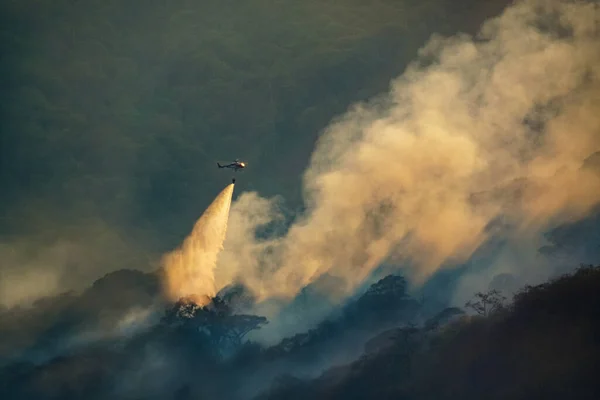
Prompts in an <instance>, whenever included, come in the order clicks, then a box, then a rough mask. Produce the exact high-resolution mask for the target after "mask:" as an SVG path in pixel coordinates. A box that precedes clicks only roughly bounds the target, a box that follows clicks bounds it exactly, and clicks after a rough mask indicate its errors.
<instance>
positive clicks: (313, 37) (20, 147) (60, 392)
mask: <svg viewBox="0 0 600 400" xmlns="http://www.w3.org/2000/svg"><path fill="white" fill-rule="evenodd" d="M508 3H510V2H509V1H508V0H492V1H485V2H482V1H477V0H461V1H456V0H424V1H413V0H400V1H399V0H373V1H364V0H343V1H323V0H306V1H294V0H248V1H231V0H201V1H189V0H169V1H166V0H130V1H127V2H123V1H116V0H105V1H99V0H88V1H82V0H53V1H51V0H6V1H3V2H1V3H0V44H1V46H2V52H1V56H0V72H2V73H0V93H2V95H3V101H2V102H0V118H1V121H2V123H1V124H0V188H1V189H0V399H3V400H4V399H10V400H12V399H15V400H21V399H40V400H44V399H107V398H111V399H157V400H158V399H161V400H162V399H169V398H174V399H220V400H242V399H257V400H261V399H262V400H267V399H271V400H275V399H296V398H297V399H307V398H309V399H314V400H317V399H332V400H333V399H344V400H346V399H353V398H355V399H388V398H389V399H392V398H393V399H411V400H421V399H422V400H425V399H482V398H485V399H505V398H511V399H530V398H545V399H561V400H564V399H571V398H573V399H574V398H577V399H587V398H590V399H591V398H595V397H594V396H593V395H595V394H596V395H597V393H600V388H599V387H598V383H597V378H596V375H597V372H596V371H598V370H599V369H600V368H598V365H599V364H600V361H599V360H600V342H599V338H600V322H599V321H600V318H599V313H598V310H599V309H600V302H599V295H598V293H600V266H597V267H592V266H584V267H582V268H580V269H579V270H577V271H576V272H574V273H572V274H569V275H565V276H561V277H557V278H555V279H553V280H551V281H548V282H546V283H542V284H539V285H534V286H528V287H524V288H521V287H519V282H517V280H516V278H514V276H513V275H510V274H505V275H503V276H502V275H500V276H496V279H494V280H492V282H491V283H492V284H491V286H490V291H480V292H476V291H475V293H473V298H472V299H471V300H470V301H469V302H467V303H466V304H464V306H463V304H462V303H461V304H459V305H460V306H462V307H456V304H454V305H453V304H450V303H451V302H450V299H451V294H452V293H453V291H454V290H455V288H456V280H457V279H458V278H456V276H459V275H460V274H461V273H462V271H464V270H465V269H467V267H464V268H463V269H461V268H462V267H461V268H458V269H457V270H456V271H450V272H448V271H445V275H444V274H442V275H438V276H435V277H434V278H432V280H431V282H428V284H429V286H428V291H425V290H424V292H426V293H432V292H433V293H436V294H439V296H437V297H434V298H429V297H427V296H426V295H423V293H417V292H415V290H414V288H412V287H411V285H410V284H409V281H408V280H407V278H406V276H404V275H403V271H402V270H396V271H394V272H393V273H381V274H380V279H379V277H378V278H377V279H374V281H373V282H372V284H369V283H371V282H368V283H365V284H364V285H363V286H361V288H359V290H357V292H356V293H354V294H353V295H352V296H351V297H350V298H348V299H345V300H344V301H341V302H340V303H339V304H335V307H332V310H331V312H330V313H327V315H325V317H324V318H323V319H322V320H320V321H319V322H318V323H316V324H315V325H314V326H311V327H309V328H306V329H304V328H303V329H300V330H298V331H296V332H294V333H293V334H289V335H286V337H284V338H283V339H281V340H278V341H277V342H276V343H268V344H267V342H266V341H265V340H264V337H262V336H261V334H262V333H263V332H264V331H266V330H267V329H269V328H272V327H273V326H275V324H276V323H277V321H276V320H269V319H268V318H266V317H265V316H264V315H260V313H259V312H258V311H256V310H254V311H256V312H250V311H249V310H250V309H252V305H254V302H255V298H254V297H253V296H252V294H251V293H249V292H248V290H247V289H246V288H245V287H244V286H243V285H239V284H236V283H235V282H234V283H233V284H232V285H231V286H228V287H226V288H225V289H223V290H221V291H220V292H219V293H218V294H217V295H216V296H215V297H214V298H212V299H211V302H210V303H209V304H207V305H206V306H204V307H199V306H197V305H195V304H194V303H192V302H190V301H189V299H185V298H182V299H179V301H176V302H175V303H172V302H169V301H166V299H165V298H164V297H163V296H162V294H161V287H160V278H159V274H158V272H157V271H156V268H157V259H158V257H159V256H160V255H162V254H164V253H165V252H166V251H169V250H172V249H173V248H174V247H175V246H176V245H178V244H179V243H181V241H182V239H183V237H184V236H185V235H186V234H187V233H188V232H189V230H190V228H191V226H192V225H193V223H194V221H195V220H196V219H197V217H198V216H199V214H200V212H201V211H202V207H203V205H205V204H208V202H209V201H210V200H211V199H212V198H213V196H214V194H215V193H217V192H218V191H219V190H221V189H222V187H223V186H224V183H229V178H230V177H229V176H228V175H227V176H225V177H224V176H223V175H222V171H219V170H217V169H216V168H215V165H214V161H225V160H228V159H229V158H235V157H240V158H243V159H244V160H247V161H248V163H249V166H251V168H249V169H248V170H247V171H245V172H244V174H245V175H244V178H243V179H239V180H238V182H237V187H238V188H239V191H244V190H257V191H258V192H260V193H261V194H262V195H266V196H271V195H282V196H283V197H284V198H285V199H286V204H285V209H284V211H285V212H287V214H286V217H288V216H289V217H290V218H293V217H294V209H296V208H302V207H303V206H304V205H303V204H301V199H300V198H301V193H300V190H301V185H300V180H301V173H302V171H303V169H304V168H305V166H306V164H307V162H308V160H309V157H310V154H311V151H312V149H313V147H314V144H315V141H316V140H317V138H318V135H319V133H320V131H321V130H322V129H324V128H325V127H326V126H327V124H328V123H329V122H330V121H331V120H332V119H333V118H335V117H336V116H339V115H340V114H342V113H343V112H344V111H345V110H346V109H347V107H348V106H350V105H351V104H353V103H355V102H356V101H360V100H365V99H368V98H371V97H372V96H375V95H377V94H380V93H382V92H384V91H386V90H387V89H388V84H389V81H390V79H392V78H394V77H396V76H398V75H399V74H400V73H401V72H402V71H403V69H404V68H405V67H406V65H407V64H408V63H409V62H410V61H411V60H413V59H414V58H415V57H414V56H415V54H416V53H417V51H418V49H419V48H420V47H421V46H422V45H423V44H424V42H425V41H426V40H427V39H428V38H429V37H430V35H431V34H434V33H438V34H442V35H445V34H454V33H457V32H468V33H473V32H475V31H476V30H477V29H478V28H479V25H480V24H481V22H483V21H484V20H485V19H486V18H488V17H490V16H492V15H495V14H497V13H498V12H500V11H501V10H502V8H503V7H505V6H506V5H507V4H508ZM519 39H520V38H519ZM425 61H426V60H425ZM507 90H510V88H507ZM586 165H588V166H589V165H592V166H597V165H600V164H598V159H597V157H596V158H590V159H589V160H588V163H587V164H586ZM599 215H600V214H598V213H596V214H594V216H593V217H592V218H588V219H586V220H583V221H579V222H577V223H573V224H568V225H564V226H561V227H559V228H558V229H555V230H553V231H552V232H549V233H548V235H547V237H546V239H547V242H546V243H545V245H544V247H542V249H541V253H543V254H544V255H546V256H547V257H550V258H552V259H553V260H554V258H555V259H556V263H561V264H568V266H569V267H571V266H572V265H577V264H578V263H579V261H582V260H584V261H585V262H588V261H590V260H593V262H594V264H597V262H598V260H600V247H598V243H600V228H599V226H600V224H599V218H600V217H599ZM435 228H436V227H435V226H432V227H431V229H435ZM265 230H268V228H265ZM259 235H260V232H259ZM265 235H266V233H265ZM536 254H537V253H536ZM565 254H566V255H567V256H566V258H562V259H561V257H565ZM531 264H535V263H534V262H532V263H531ZM515 268H516V269H519V268H523V269H527V268H531V269H532V270H535V268H536V266H535V265H523V266H521V265H517V266H515ZM17 281H19V282H24V281H27V282H28V284H27V285H22V286H19V289H18V290H15V289H14V288H15V287H16V286H15V285H12V283H13V282H17ZM332 284H333V285H335V278H332ZM502 288H509V289H510V290H513V289H514V290H517V289H519V291H518V293H517V295H516V296H515V297H514V299H513V298H512V296H510V295H509V294H507V293H506V292H501V289H502ZM30 299H32V300H33V302H29V300H30ZM319 301H320V299H319V297H318V295H317V294H315V293H314V292H312V291H311V287H305V288H304V289H303V290H302V291H301V293H300V295H298V296H297V297H296V298H295V299H294V301H293V302H292V303H291V306H290V307H291V311H290V315H291V317H293V316H294V313H293V307H295V306H297V307H314V306H315V304H317V303H318V302H319ZM2 304H5V305H6V306H2ZM301 322H302V321H301ZM299 326H303V325H302V324H299ZM303 327H304V326H303Z"/></svg>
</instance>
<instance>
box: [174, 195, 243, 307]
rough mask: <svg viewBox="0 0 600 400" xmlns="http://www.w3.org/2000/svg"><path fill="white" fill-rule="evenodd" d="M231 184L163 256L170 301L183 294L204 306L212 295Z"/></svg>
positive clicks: (228, 206)
mask: <svg viewBox="0 0 600 400" xmlns="http://www.w3.org/2000/svg"><path fill="white" fill-rule="evenodd" d="M233 186H234V185H233V184H230V185H228V186H227V187H226V188H225V189H223V191H222V192H221V193H219V195H218V196H217V197H216V198H215V200H214V201H213V202H212V203H211V205H210V206H209V207H208V208H207V209H206V211H205V212H204V214H202V216H201V217H200V219H198V221H197V222H196V224H195V225H194V228H193V230H192V233H191V234H190V235H189V236H188V237H187V238H186V239H185V241H184V242H183V244H182V246H181V247H180V248H178V249H176V250H174V251H173V252H171V253H169V254H167V255H166V256H165V257H164V259H163V266H164V271H163V272H164V278H165V279H164V283H165V291H166V295H167V297H168V298H169V299H170V300H174V301H176V300H179V299H180V298H182V297H186V298H189V299H192V300H193V301H194V302H196V303H197V304H199V305H204V304H206V303H207V302H208V301H209V298H210V297H214V296H215V294H216V292H217V291H216V288H215V276H214V273H215V265H216V263H217V256H218V255H219V252H220V251H221V249H222V247H223V241H224V240H225V235H226V232H227V219H228V216H229V208H230V206H231V197H232V195H233Z"/></svg>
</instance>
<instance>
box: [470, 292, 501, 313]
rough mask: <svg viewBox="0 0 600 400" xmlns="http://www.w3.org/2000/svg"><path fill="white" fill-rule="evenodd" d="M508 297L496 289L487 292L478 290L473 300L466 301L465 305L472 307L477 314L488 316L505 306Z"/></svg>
mask: <svg viewBox="0 0 600 400" xmlns="http://www.w3.org/2000/svg"><path fill="white" fill-rule="evenodd" d="M504 301H506V297H504V296H502V295H501V294H500V292H499V291H498V290H496V289H492V290H489V291H488V292H486V293H483V292H477V293H475V296H473V299H472V300H469V301H467V302H466V303H465V307H467V308H470V309H472V310H473V311H475V312H476V313H477V314H479V315H481V316H484V317H487V316H488V315H490V314H491V313H493V312H496V311H498V310H500V309H502V308H503V307H504Z"/></svg>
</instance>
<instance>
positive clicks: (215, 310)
mask: <svg viewBox="0 0 600 400" xmlns="http://www.w3.org/2000/svg"><path fill="white" fill-rule="evenodd" d="M163 322H164V323H166V324H168V325H170V326H175V327H183V328H184V329H186V328H191V330H193V331H194V332H197V333H198V334H204V335H205V336H206V338H207V339H208V341H209V342H210V343H211V344H212V345H214V346H216V347H217V348H219V349H220V350H235V349H237V348H239V347H240V346H241V345H242V344H243V339H244V337H245V336H246V335H247V334H248V333H250V332H252V331H253V330H256V329H260V327H261V326H263V325H265V324H267V323H268V321H267V319H266V318H265V317H262V316H257V315H246V314H233V312H232V310H231V308H230V307H229V306H228V305H227V304H226V303H225V302H224V301H223V300H221V299H220V298H218V297H216V298H214V299H213V301H212V302H211V303H209V304H208V305H206V306H204V307H200V306H198V305H197V304H195V303H194V302H193V301H190V300H189V299H185V298H182V299H180V300H179V301H178V302H177V303H176V304H175V305H174V306H173V307H172V308H170V309H169V310H167V312H166V314H165V317H164V318H163Z"/></svg>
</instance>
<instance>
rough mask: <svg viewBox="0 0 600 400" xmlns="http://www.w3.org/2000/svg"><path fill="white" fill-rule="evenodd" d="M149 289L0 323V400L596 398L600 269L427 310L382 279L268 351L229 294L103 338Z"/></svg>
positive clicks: (114, 284) (151, 284) (134, 287)
mask: <svg viewBox="0 0 600 400" xmlns="http://www.w3.org/2000/svg"><path fill="white" fill-rule="evenodd" d="M133 281H135V283H134V282H133ZM125 283H127V285H125ZM155 283H156V282H155V281H154V278H153V277H152V275H145V274H143V273H141V272H134V271H127V270H123V271H119V272H115V273H113V274H111V275H108V276H105V277H104V278H102V279H99V280H98V281H96V282H95V283H94V285H93V286H92V287H90V288H89V289H88V290H86V291H85V292H84V293H83V294H81V295H80V296H75V295H68V294H66V295H64V296H60V297H57V298H51V299H45V300H44V301H40V302H38V303H37V304H36V305H35V308H34V309H31V310H9V311H6V310H5V311H4V312H2V313H1V314H0V327H2V331H1V332H0V333H1V334H2V337H3V343H2V345H3V348H2V349H1V350H2V355H3V359H5V360H8V359H9V358H12V359H14V360H15V361H13V362H9V363H5V364H4V365H3V366H2V368H1V369H0V376H1V379H0V382H1V385H2V386H0V394H2V398H4V399H29V398H36V399H56V398H60V399H80V398H88V399H100V398H123V399H141V398H144V399H164V398H174V399H204V398H219V399H256V400H263V399H264V400H266V399H306V398H315V399H349V398H350V399H366V398H373V399H415V400H417V399H433V398H436V399H456V398H461V399H480V398H482V397H486V398H491V399H501V398H507V397H509V398H511V399H526V398H532V397H533V398H545V399H563V398H565V397H568V398H577V399H592V398H595V395H596V394H597V393H598V389H599V388H600V387H599V386H598V382H597V379H596V372H595V371H597V366H598V360H599V359H600V340H599V338H600V319H599V317H598V308H599V307H600V297H599V295H598V293H600V266H591V265H589V266H587V265H583V266H580V267H579V268H578V269H575V270H574V272H572V273H569V274H565V275H561V276H558V277H555V278H553V279H552V280H550V281H548V282H545V283H542V284H539V285H534V286H526V287H523V288H521V289H520V290H518V291H517V292H516V294H515V295H514V298H512V299H511V298H507V296H505V294H507V293H506V292H503V291H500V290H498V289H490V290H489V291H487V292H479V293H476V294H474V296H473V299H472V300H471V301H469V302H468V303H467V304H465V306H464V307H462V308H460V307H448V308H444V309H437V310H435V311H434V310H430V311H428V310H427V307H424V303H423V302H424V301H426V299H415V298H414V297H412V296H410V295H409V294H408V293H407V285H406V280H405V279H404V278H403V277H402V276H399V275H388V276H387V277H385V278H383V279H381V280H380V281H378V282H376V283H375V284H373V285H371V287H370V288H369V289H368V290H367V291H365V292H364V293H363V294H362V295H361V296H360V297H358V298H357V299H355V300H354V301H350V302H348V303H347V304H346V305H345V306H344V307H343V309H342V310H341V312H339V313H337V314H335V315H332V316H331V317H330V318H328V319H326V320H325V321H323V322H322V323H320V324H319V325H318V326H316V327H315V328H314V329H311V330H309V331H307V332H302V333H298V334H296V335H294V336H292V337H288V338H285V339H283V340H282V341H281V342H280V343H278V344H276V345H273V346H264V345H261V344H260V343H258V342H256V341H253V340H248V338H247V336H248V334H249V333H250V332H252V331H254V330H260V328H261V326H264V325H265V324H268V323H269V321H268V320H267V319H266V318H264V317H261V316H256V315H244V314H239V313H237V312H236V311H235V310H236V309H237V308H238V307H239V306H240V304H241V303H243V302H245V301H250V300H249V298H248V296H245V295H244V291H243V288H239V287H238V288H229V289H228V290H227V291H224V292H223V293H220V294H219V296H217V297H215V298H214V299H213V302H212V303H210V304H209V305H207V306H205V307H198V306H197V305H195V304H194V303H190V302H187V301H186V299H181V300H180V301H179V302H178V303H177V304H175V305H170V306H165V307H163V308H162V310H163V311H162V313H159V315H158V317H159V318H158V320H157V322H156V324H153V325H152V326H148V327H146V328H145V329H142V330H137V331H135V332H132V333H129V334H127V333H126V331H125V330H123V331H122V332H120V334H119V335H111V334H110V332H108V330H107V327H109V326H116V325H118V322H119V321H121V320H122V318H123V316H124V315H127V314H128V311H130V310H132V309H133V310H135V309H136V308H137V307H143V306H144V305H145V304H148V302H149V299H150V298H152V297H154V296H156V293H153V291H154V290H156V285H155ZM107 292H109V293H107ZM109 297H110V298H112V299H113V300H112V301H107V298H109ZM102 328H104V332H108V333H105V334H104V335H103V337H96V338H89V339H88V341H87V342H86V341H85V339H84V338H85V334H86V333H89V332H102ZM68 342H70V343H68ZM354 358H356V359H355V360H354ZM353 360H354V361H353ZM320 371H322V372H320Z"/></svg>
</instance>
